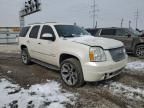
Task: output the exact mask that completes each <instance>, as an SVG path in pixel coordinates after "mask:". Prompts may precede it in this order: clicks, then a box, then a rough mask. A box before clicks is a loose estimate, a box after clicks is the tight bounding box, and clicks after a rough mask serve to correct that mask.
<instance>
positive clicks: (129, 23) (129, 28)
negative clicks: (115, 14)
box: [129, 20, 131, 29]
mask: <svg viewBox="0 0 144 108" xmlns="http://www.w3.org/2000/svg"><path fill="white" fill-rule="evenodd" d="M130 28H131V20H129V29H130Z"/></svg>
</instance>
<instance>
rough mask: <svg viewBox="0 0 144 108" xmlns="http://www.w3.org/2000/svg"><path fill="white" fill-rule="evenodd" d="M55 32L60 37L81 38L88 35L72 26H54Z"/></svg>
mask: <svg viewBox="0 0 144 108" xmlns="http://www.w3.org/2000/svg"><path fill="white" fill-rule="evenodd" d="M55 28H56V31H57V33H58V35H59V36H60V37H67V38H69V37H81V36H85V35H90V34H89V33H88V32H87V31H86V30H84V29H82V28H80V27H78V26H74V25H55Z"/></svg>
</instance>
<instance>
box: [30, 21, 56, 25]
mask: <svg viewBox="0 0 144 108" xmlns="http://www.w3.org/2000/svg"><path fill="white" fill-rule="evenodd" d="M45 23H57V22H44V23H40V22H36V23H31V24H28V25H34V24H45Z"/></svg>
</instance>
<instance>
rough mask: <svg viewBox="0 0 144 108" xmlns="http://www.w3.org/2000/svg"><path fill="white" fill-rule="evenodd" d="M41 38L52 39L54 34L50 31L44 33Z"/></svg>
mask: <svg viewBox="0 0 144 108" xmlns="http://www.w3.org/2000/svg"><path fill="white" fill-rule="evenodd" d="M42 39H45V40H51V41H54V36H53V35H52V34H50V33H44V34H43V35H42Z"/></svg>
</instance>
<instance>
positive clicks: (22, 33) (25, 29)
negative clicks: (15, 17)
mask: <svg viewBox="0 0 144 108" xmlns="http://www.w3.org/2000/svg"><path fill="white" fill-rule="evenodd" d="M29 28H30V27H24V28H22V30H21V32H20V34H19V36H20V37H25V36H26V34H27V32H28V30H29Z"/></svg>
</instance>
